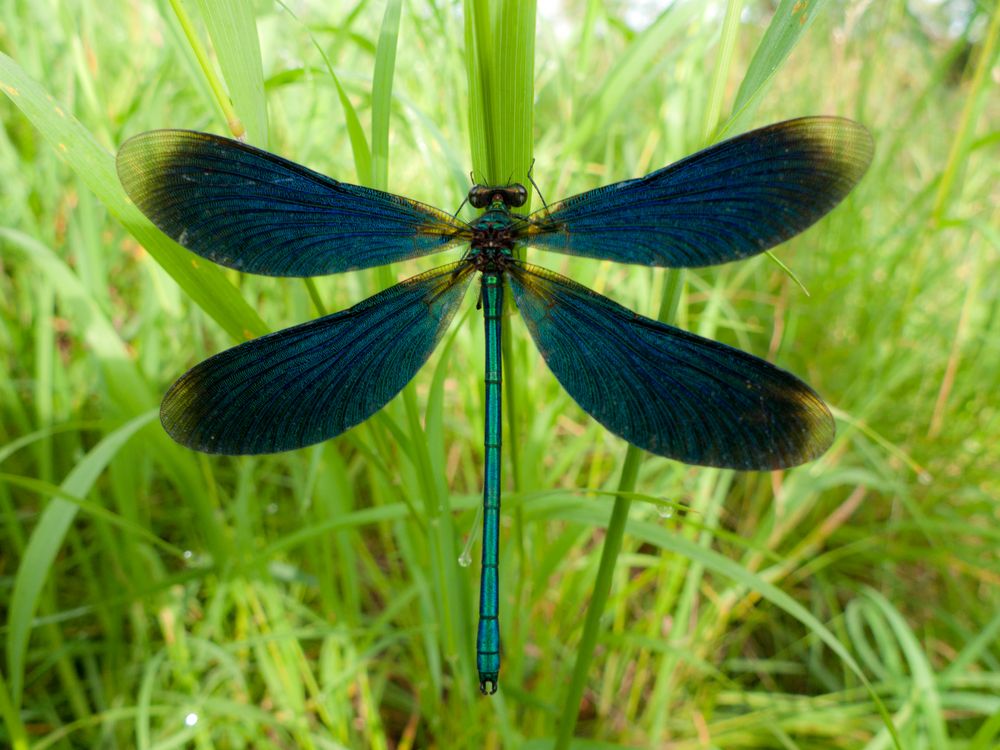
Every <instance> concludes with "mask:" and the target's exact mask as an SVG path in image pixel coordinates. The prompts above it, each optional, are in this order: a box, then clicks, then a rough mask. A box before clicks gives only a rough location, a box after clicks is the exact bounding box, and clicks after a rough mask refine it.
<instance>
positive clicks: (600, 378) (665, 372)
mask: <svg viewBox="0 0 1000 750" xmlns="http://www.w3.org/2000/svg"><path fill="white" fill-rule="evenodd" d="M508 278H509V279H510V285H511V290H512V291H513V295H514V301H515V302H516V304H517V307H518V309H519V310H520V311H521V314H522V315H523V316H524V320H525V323H526V324H527V326H528V330H529V331H530V332H531V335H532V337H533V338H534V339H535V343H536V344H537V345H538V348H539V350H540V351H541V353H542V356H543V357H544V358H545V361H546V362H547V363H548V365H549V368H550V369H551V370H552V372H553V373H554V374H555V376H556V378H557V379H558V380H559V382H560V383H562V386H563V387H564V388H565V389H566V390H567V391H568V392H569V394H570V395H571V396H572V397H573V399H574V400H575V401H576V402H577V403H578V404H579V405H580V406H581V407H582V408H583V409H584V410H585V411H587V412H588V413H590V414H591V415H592V416H593V417H594V419H596V420H597V421H598V422H600V423H601V424H603V425H604V426H605V427H607V428H608V429H609V430H611V431H612V432H613V433H615V434H616V435H620V436H621V437H623V438H625V439H626V440H628V441H629V442H630V443H633V444H635V445H637V446H639V447H640V448H644V449H646V450H648V451H650V452H652V453H657V454H659V455H661V456H667V457H669V458H674V459H676V460H678V461H683V462H685V463H689V464H700V465H702V466H718V467H724V468H732V469H744V470H761V471H762V470H767V469H779V468H785V467H789V466H795V465H796V464H800V463H803V462H805V461H809V460H811V459H813V458H816V457H817V456H819V455H820V454H821V453H823V451H825V450H826V449H827V448H828V447H829V446H830V443H831V442H832V440H833V435H834V424H833V417H831V415H830V411H829V410H828V409H827V408H826V405H825V404H824V403H823V402H822V401H821V400H820V398H819V396H817V395H816V393H815V392H814V391H813V390H812V389H811V388H809V386H807V385H806V384H805V383H803V382H802V381H801V380H799V379H798V378H796V377H795V376H793V375H791V374H789V373H787V372H785V371H784V370H779V369H778V368H777V367H774V366H773V365H770V364H768V363H767V362H765V361H764V360H762V359H758V358H757V357H753V356H751V355H749V354H746V353H745V352H741V351H740V350H739V349H733V348H732V347H729V346H725V345H723V344H720V343H718V342H715V341H710V340H709V339H703V338H701V337H700V336H695V335H694V334H691V333H688V332H686V331H682V330H680V329H678V328H673V327H671V326H668V325H665V324H663V323H658V322H657V321H655V320H650V319H649V318H644V317H642V316H641V315H638V314H636V313H634V312H632V311H631V310H628V309H626V308H624V307H622V306H621V305H619V304H616V303H615V302H612V301H611V300H609V299H608V298H607V297H602V296H601V295H599V294H597V293H596V292H594V291H592V290H590V289H587V288H586V287H584V286H580V285H579V284H577V283H575V282H573V281H570V280H569V279H566V278H563V277H562V276H559V275H557V274H554V273H551V272H550V271H546V270H545V269H542V268H538V267H536V266H529V265H524V264H512V265H511V266H510V267H509V268H508Z"/></svg>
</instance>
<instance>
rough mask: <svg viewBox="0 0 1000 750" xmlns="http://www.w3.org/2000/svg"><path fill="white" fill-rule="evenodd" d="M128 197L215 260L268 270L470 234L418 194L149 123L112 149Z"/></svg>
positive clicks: (384, 258) (320, 268) (338, 261)
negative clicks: (347, 179) (351, 180)
mask: <svg viewBox="0 0 1000 750" xmlns="http://www.w3.org/2000/svg"><path fill="white" fill-rule="evenodd" d="M118 177H119V179H120V180H121V183H122V186H123V187H124V188H125V192H126V193H127V194H128V196H129V198H131V199H132V201H133V202H135V204H136V205H137V206H138V207H139V210H140V211H142V212H143V213H144V214H145V215H146V216H147V217H149V219H150V220H151V221H152V222H153V223H154V224H156V226H158V227H159V228H160V229H161V230H163V232H164V233H165V234H167V235H168V236H169V237H171V238H172V239H174V240H176V241H177V242H178V243H179V244H181V245H183V246H184V247H186V248H188V249H189V250H191V251H192V252H195V253H197V254H198V255H200V256H202V257H203V258H208V259H209V260H211V261H213V262H214V263H218V264H220V265H223V266H226V267H228V268H235V269H236V270H238V271H246V272H247V273H258V274H265V275H268V276H317V275H320V274H328V273H338V272H340V271H350V270H353V269H357V268H370V267H372V266H381V265H385V264H386V263H393V262H395V261H399V260H403V259H406V258H415V257H417V256H421V255H427V254H429V253H435V252H438V251H439V250H444V249H445V248H446V247H448V246H449V245H451V244H454V243H457V242H462V241H467V240H468V239H469V238H470V236H471V233H470V231H469V228H468V225H467V224H465V223H464V222H461V221H459V220H457V219H453V218H452V217H451V216H449V215H448V214H446V213H444V212H442V211H438V210H437V209H436V208H431V207H430V206H426V205H424V204H422V203H418V202H417V201H412V200H409V199H407V198H403V197H401V196H398V195H392V194H391V193H384V192H381V191H379V190H372V189H370V188H365V187H359V186H357V185H349V184H347V183H343V182H338V181H336V180H333V179H331V178H329V177H325V176H323V175H321V174H319V173H317V172H313V171H312V170H310V169H306V168H305V167H303V166H300V165H299V164H296V163H294V162H291V161H288V160H287V159H282V158H281V157H279V156H275V155H274V154H271V153H268V152H267V151H262V150H260V149H258V148H254V147H253V146H248V145H247V144H245V143H241V142H239V141H234V140H230V139H228V138H221V137H219V136H216V135H210V134H208V133H197V132H193V131H187V130H154V131H151V132H148V133H141V134H140V135H137V136H135V137H134V138H131V139H129V140H128V141H126V142H125V143H124V144H123V145H122V147H121V149H120V150H119V151H118Z"/></svg>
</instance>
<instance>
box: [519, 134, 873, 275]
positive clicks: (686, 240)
mask: <svg viewBox="0 0 1000 750" xmlns="http://www.w3.org/2000/svg"><path fill="white" fill-rule="evenodd" d="M872 152H873V144H872V139H871V136H870V135H869V133H868V131H867V130H866V129H865V128H864V127H862V126H861V125H859V124H857V123H856V122H852V121H851V120H845V119H842V118H839V117H805V118H801V119H798V120H788V121H786V122H779V123H777V124H775V125H770V126H768V127H765V128H761V129H759V130H753V131H751V132H749V133H744V134H743V135H740V136H737V137H735V138H732V139H730V140H728V141H724V142H722V143H719V144H717V145H715V146H711V147H710V148H707V149H705V150H704V151H699V152H698V153H696V154H693V155H692V156H689V157H687V158H686V159H683V160H681V161H679V162H677V163H676V164H672V165H671V166H669V167H665V168H663V169H660V170H658V171H656V172H653V173H652V174H649V175H646V176H645V177H642V178H639V179H634V180H626V181H625V182H618V183H615V184H613V185H607V186H605V187H601V188H598V189H596V190H591V191H589V192H586V193H581V194H580V195H576V196H574V197H572V198H567V199H566V200H564V201H562V202H561V203H556V204H554V205H552V206H549V207H548V209H543V210H541V211H537V212H535V213H534V214H531V216H529V217H528V218H527V219H526V220H525V223H524V224H522V225H521V226H520V227H519V236H520V239H521V240H522V241H524V242H525V243H527V244H529V245H531V246H533V247H537V248H540V249H542V250H552V251H555V252H559V253H567V254H569V255H579V256H585V257H588V258H600V259H603V260H612V261H618V262H620V263H637V264H641V265H646V266H669V267H674V268H681V267H695V266H709V265H714V264H716V263H726V262H728V261H732V260H737V259H739V258H746V257H748V256H751V255H756V254H757V253H760V252H763V251H764V250H767V249H768V248H770V247H774V246H775V245H777V244H779V243H781V242H784V241H785V240H787V239H789V238H790V237H793V236H794V235H796V234H798V233H799V232H801V231H803V230H804V229H806V228H807V227H809V226H811V225H812V224H813V223H815V222H816V221H818V220H819V219H820V218H821V217H823V216H824V215H825V214H826V213H827V212H828V211H830V210H831V209H832V208H833V207H834V206H836V205H837V203H839V202H840V201H841V200H842V199H843V198H844V196H846V195H847V194H848V193H849V192H850V191H851V188H853V187H854V185H855V184H857V182H858V180H860V179H861V176H862V175H863V174H864V172H865V170H866V169H867V168H868V164H869V163H870V162H871V159H872Z"/></svg>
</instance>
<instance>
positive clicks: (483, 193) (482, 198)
mask: <svg viewBox="0 0 1000 750" xmlns="http://www.w3.org/2000/svg"><path fill="white" fill-rule="evenodd" d="M469 204H470V205H471V206H472V207H473V208H486V207H487V206H488V205H489V204H490V195H489V190H488V189H487V188H486V187H485V186H483V185H473V186H472V187H471V188H470V189H469Z"/></svg>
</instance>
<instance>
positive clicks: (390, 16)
mask: <svg viewBox="0 0 1000 750" xmlns="http://www.w3.org/2000/svg"><path fill="white" fill-rule="evenodd" d="M399 15H400V0H389V2H388V3H387V4H386V6H385V15H384V16H383V18H382V28H381V30H380V31H379V35H378V46H377V47H376V49H375V74H374V76H373V77H372V172H371V180H372V182H371V186H372V187H374V188H378V189H379V190H385V189H386V186H387V185H388V184H389V115H390V114H391V112H392V79H393V76H394V75H395V72H396V44H397V43H398V41H399ZM345 112H346V110H345ZM356 159H357V154H355V160H356Z"/></svg>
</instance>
